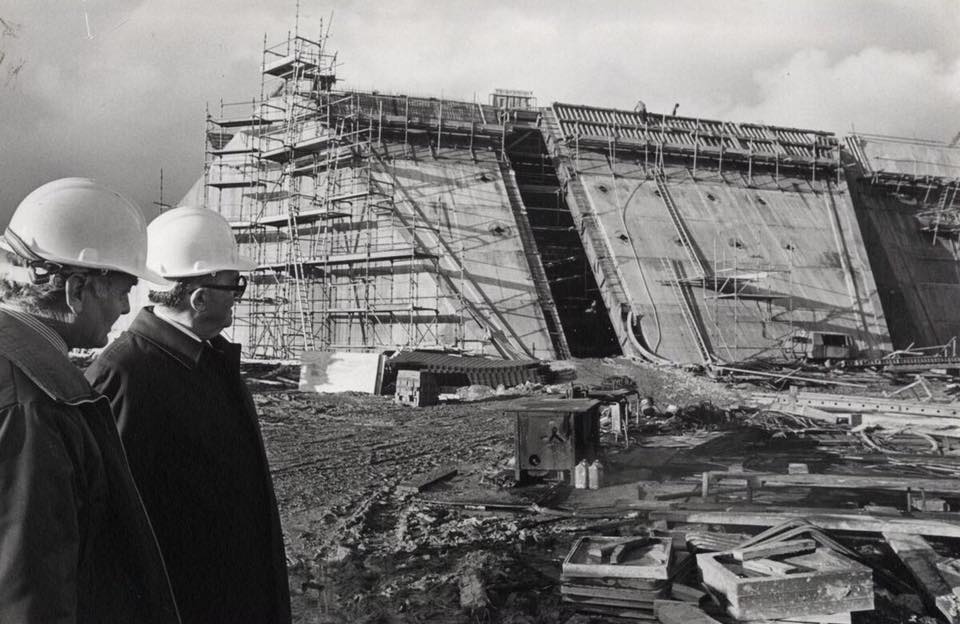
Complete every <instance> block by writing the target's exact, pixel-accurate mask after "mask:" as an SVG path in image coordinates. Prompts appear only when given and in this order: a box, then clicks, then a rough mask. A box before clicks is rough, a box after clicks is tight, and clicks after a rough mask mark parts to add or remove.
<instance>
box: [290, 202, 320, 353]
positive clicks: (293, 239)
mask: <svg viewBox="0 0 960 624" xmlns="http://www.w3.org/2000/svg"><path fill="white" fill-rule="evenodd" d="M295 210H297V209H296V208H294V207H291V209H290V212H289V213H288V214H287V229H288V230H289V236H290V242H289V245H288V247H287V253H288V264H289V272H290V275H291V277H292V278H293V288H294V301H295V305H296V307H295V309H294V318H295V320H299V322H300V327H299V332H295V333H294V334H293V335H297V334H299V335H300V336H301V337H302V338H303V348H304V349H305V350H312V349H313V348H314V345H313V330H312V323H310V322H309V320H308V319H309V318H310V317H311V312H310V311H309V307H310V303H309V286H308V284H307V280H306V272H305V270H304V267H303V256H302V255H301V252H300V233H299V229H300V226H299V224H298V223H297V215H296V213H295V212H294V211H295Z"/></svg>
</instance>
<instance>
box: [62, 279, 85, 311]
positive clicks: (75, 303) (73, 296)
mask: <svg viewBox="0 0 960 624" xmlns="http://www.w3.org/2000/svg"><path fill="white" fill-rule="evenodd" d="M86 285H87V278H86V276H84V275H78V274H76V273H75V274H73V275H71V276H70V277H68V278H67V281H66V283H64V285H63V292H64V298H65V299H66V304H67V307H68V308H70V311H71V312H73V313H74V314H80V312H82V311H83V290H84V288H85V287H86Z"/></svg>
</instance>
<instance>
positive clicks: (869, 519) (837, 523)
mask: <svg viewBox="0 0 960 624" xmlns="http://www.w3.org/2000/svg"><path fill="white" fill-rule="evenodd" d="M650 520H652V521H656V520H665V521H667V522H686V523H690V524H719V525H726V526H759V527H772V526H776V525H778V524H783V523H784V522H788V521H790V520H805V521H807V522H809V523H811V524H814V525H816V526H818V527H820V528H821V529H827V530H828V531H851V532H855V533H884V532H892V533H913V534H915V535H926V536H928V537H956V538H960V520H948V519H939V518H938V519H926V518H918V517H912V518H908V517H902V516H889V517H888V516H883V517H875V516H871V515H866V514H856V513H849V514H843V513H817V511H816V510H815V509H802V510H788V509H781V510H778V511H729V510H724V511H711V510H695V509H670V510H658V511H651V512H650Z"/></svg>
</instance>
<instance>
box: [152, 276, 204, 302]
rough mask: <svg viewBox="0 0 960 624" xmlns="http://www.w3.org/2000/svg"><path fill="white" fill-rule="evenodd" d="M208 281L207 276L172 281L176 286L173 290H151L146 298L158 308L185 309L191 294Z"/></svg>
mask: <svg viewBox="0 0 960 624" xmlns="http://www.w3.org/2000/svg"><path fill="white" fill-rule="evenodd" d="M208 279H210V276H209V275H201V276H198V277H182V278H180V279H174V280H171V281H173V282H175V284H176V285H175V286H174V287H173V288H171V289H170V290H151V291H150V292H149V293H148V294H147V298H148V299H149V300H150V302H151V303H155V304H157V305H159V306H163V307H165V308H171V309H174V310H182V309H183V308H185V307H186V305H187V302H188V301H190V295H191V293H193V291H194V290H196V289H197V287H198V286H199V285H200V284H201V283H202V282H204V281H206V280H208Z"/></svg>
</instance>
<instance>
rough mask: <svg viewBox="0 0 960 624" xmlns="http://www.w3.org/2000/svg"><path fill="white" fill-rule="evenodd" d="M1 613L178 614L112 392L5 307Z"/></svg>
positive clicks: (160, 620)
mask: <svg viewBox="0 0 960 624" xmlns="http://www.w3.org/2000/svg"><path fill="white" fill-rule="evenodd" d="M0 622H3V623H6V622H10V624H13V623H16V624H31V623H34V622H36V623H40V622H42V623H44V624H49V623H58V624H74V623H84V622H89V623H96V624H111V623H115V624H127V623H129V622H137V623H139V624H175V623H176V622H178V618H177V609H176V606H175V605H174V600H173V594H172V593H171V591H170V583H169V581H168V580H167V576H166V573H165V572H164V569H163V560H162V558H161V556H160V549H159V548H158V547H157V542H156V540H155V539H154V536H153V531H152V529H151V528H150V522H149V520H148V519H147V513H146V511H145V510H144V508H143V504H142V503H141V502H140V498H139V496H138V495H137V489H136V487H135V486H134V483H133V476H132V475H131V474H130V469H129V467H128V466H127V460H126V458H125V457H124V453H123V446H122V445H121V444H120V436H118V435H117V428H116V425H115V424H114V421H113V415H112V414H111V413H110V406H109V404H108V403H107V400H106V399H105V398H103V397H101V396H98V395H97V394H95V393H94V392H93V390H92V389H91V388H90V384H88V383H87V380H86V379H84V378H83V374H82V373H81V372H80V370H79V369H77V368H76V367H75V366H74V365H73V364H71V363H70V360H69V359H67V356H66V355H64V354H63V353H61V352H60V351H58V350H57V349H56V347H54V346H53V345H52V344H51V343H50V342H49V341H48V340H47V339H45V338H44V337H43V336H41V335H40V334H38V333H37V332H36V330H34V329H32V328H30V327H28V326H27V325H25V324H23V323H22V322H20V321H19V320H17V319H16V318H14V317H13V316H11V315H9V314H7V313H6V312H3V311H0Z"/></svg>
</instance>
